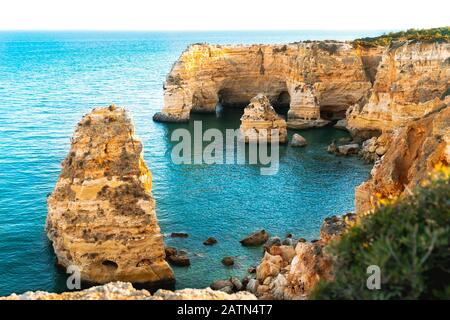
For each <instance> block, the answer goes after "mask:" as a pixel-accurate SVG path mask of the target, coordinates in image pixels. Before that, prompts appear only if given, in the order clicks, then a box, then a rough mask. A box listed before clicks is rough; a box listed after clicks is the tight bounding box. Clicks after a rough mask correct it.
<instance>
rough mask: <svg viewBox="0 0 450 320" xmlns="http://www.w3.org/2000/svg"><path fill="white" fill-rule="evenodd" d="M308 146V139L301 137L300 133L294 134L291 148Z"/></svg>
mask: <svg viewBox="0 0 450 320" xmlns="http://www.w3.org/2000/svg"><path fill="white" fill-rule="evenodd" d="M307 144H308V142H307V141H306V139H305V138H304V137H303V136H301V135H299V134H298V133H294V135H293V136H292V140H291V147H304V146H306V145H307Z"/></svg>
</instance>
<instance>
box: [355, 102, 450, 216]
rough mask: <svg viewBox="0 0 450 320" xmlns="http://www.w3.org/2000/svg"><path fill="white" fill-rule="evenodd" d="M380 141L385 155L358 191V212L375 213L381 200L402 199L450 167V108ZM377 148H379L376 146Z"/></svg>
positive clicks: (384, 136) (409, 124)
mask: <svg viewBox="0 0 450 320" xmlns="http://www.w3.org/2000/svg"><path fill="white" fill-rule="evenodd" d="M377 140H381V141H382V144H381V146H382V148H383V150H380V149H378V148H377V149H375V153H376V152H377V150H378V152H379V153H380V154H381V153H383V154H384V155H382V157H381V158H380V159H379V161H377V162H376V163H375V166H374V168H373V169H372V172H371V178H370V179H369V180H368V181H367V182H365V183H363V184H362V185H360V186H359V187H357V188H356V192H355V206H356V210H357V212H365V211H368V210H371V209H373V208H374V207H375V206H376V205H377V202H378V200H379V198H380V197H381V198H386V197H393V196H394V197H395V196H400V195H401V194H402V193H403V192H405V190H412V189H413V188H414V187H415V186H417V185H418V184H419V183H420V181H422V180H423V179H425V178H426V177H427V175H428V173H429V172H431V171H432V170H433V168H434V167H435V166H436V165H438V164H445V165H449V164H450V107H444V108H443V109H441V110H436V111H434V112H432V113H430V114H428V115H426V116H425V117H423V118H421V119H419V120H415V121H411V122H410V123H408V124H407V125H405V126H403V127H399V128H397V129H396V130H394V131H393V132H392V133H384V134H383V135H382V136H380V137H379V138H378V139H377ZM375 146H376V144H375Z"/></svg>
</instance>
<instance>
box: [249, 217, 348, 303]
mask: <svg viewBox="0 0 450 320" xmlns="http://www.w3.org/2000/svg"><path fill="white" fill-rule="evenodd" d="M355 218H356V216H355V215H354V214H352V213H349V214H346V215H344V216H342V217H338V216H333V217H330V218H327V219H325V221H324V222H323V224H322V227H321V230H320V239H318V240H314V241H311V242H307V241H306V240H305V239H299V241H296V242H293V243H292V245H273V246H271V247H270V248H268V250H267V251H266V252H265V253H264V257H263V258H262V260H261V263H260V264H259V265H258V266H257V268H256V275H255V276H254V277H252V278H250V279H249V280H248V283H247V286H246V290H248V291H250V292H252V293H254V294H255V295H256V296H257V297H258V298H260V299H286V300H291V299H306V298H307V296H308V294H309V292H310V291H311V289H312V288H314V286H315V285H316V284H317V282H318V281H319V280H320V279H331V277H332V268H333V258H332V257H331V255H330V254H329V253H328V252H327V244H328V243H329V242H330V241H333V240H335V239H338V238H339V237H340V236H341V235H342V234H343V233H344V232H345V230H346V229H347V228H348V226H349V224H350V223H351V222H352V221H354V219H355ZM289 239H292V236H291V237H289Z"/></svg>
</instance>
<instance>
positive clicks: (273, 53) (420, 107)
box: [155, 40, 450, 211]
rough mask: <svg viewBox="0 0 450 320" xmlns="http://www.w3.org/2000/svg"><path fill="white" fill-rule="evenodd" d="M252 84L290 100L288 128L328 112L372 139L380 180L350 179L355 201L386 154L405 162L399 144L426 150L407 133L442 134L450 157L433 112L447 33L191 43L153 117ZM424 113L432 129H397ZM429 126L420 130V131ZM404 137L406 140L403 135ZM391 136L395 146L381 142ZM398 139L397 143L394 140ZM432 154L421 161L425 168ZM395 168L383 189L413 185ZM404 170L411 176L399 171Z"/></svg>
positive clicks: (446, 72) (203, 106)
mask: <svg viewBox="0 0 450 320" xmlns="http://www.w3.org/2000/svg"><path fill="white" fill-rule="evenodd" d="M258 93H261V94H263V95H265V96H267V97H268V99H269V100H270V102H271V103H272V105H274V107H275V109H276V107H277V106H280V105H284V106H286V105H287V106H288V107H289V111H288V114H287V127H288V128H292V129H303V128H308V127H320V126H323V125H326V124H328V123H329V121H330V120H338V119H342V120H344V121H343V122H341V123H343V124H344V125H345V126H346V128H347V129H348V130H349V131H350V132H351V133H352V135H353V136H354V137H355V138H356V139H359V140H360V141H362V140H363V139H369V138H372V139H375V144H376V145H377V152H376V153H375V150H373V151H372V154H374V155H375V154H376V155H375V156H374V157H372V159H381V160H382V161H381V162H380V161H378V162H377V164H376V168H375V169H374V173H375V172H380V173H379V176H380V178H379V179H378V180H377V178H376V177H375V178H373V179H371V180H370V181H372V182H373V183H374V184H377V185H378V187H376V188H375V187H369V184H370V183H372V182H368V184H365V185H364V186H361V187H360V188H358V189H357V192H356V204H357V210H358V211H361V210H367V209H369V208H371V207H373V205H374V202H373V200H370V199H371V198H372V197H373V194H372V193H373V192H381V191H380V190H381V187H380V185H382V184H383V183H384V179H382V178H381V177H383V175H384V174H385V173H386V172H387V171H388V170H391V167H392V164H393V163H400V162H401V163H403V162H405V161H404V160H402V158H403V155H404V154H405V153H412V155H410V156H409V158H411V159H410V160H408V161H409V162H417V164H416V165H417V166H419V165H420V166H422V165H423V163H424V162H423V161H425V159H426V158H427V157H428V156H429V154H427V153H425V151H426V150H424V151H422V152H424V155H423V156H422V158H420V159H418V160H417V159H416V158H415V155H414V154H415V151H411V150H409V148H410V146H411V145H415V142H414V141H413V140H414V139H419V140H420V139H422V140H423V141H426V146H429V145H430V143H431V141H432V140H433V141H434V142H433V144H434V143H437V142H436V141H437V140H436V139H443V140H442V141H441V140H439V141H440V142H439V143H437V144H438V145H439V150H438V151H435V152H434V154H435V153H438V154H439V155H435V158H439V159H441V160H443V161H444V163H448V152H449V151H448V138H445V137H447V136H448V133H447V131H448V123H446V122H445V119H448V116H446V115H445V113H446V111H442V112H443V113H444V115H443V116H434V114H435V113H439V112H438V111H439V110H444V109H445V108H446V107H448V106H449V103H450V43H448V42H433V41H426V42H420V41H415V40H408V41H394V42H391V43H389V45H387V46H361V45H352V43H350V42H337V41H322V42H320V41H316V42H300V43H291V44H286V45H248V46H244V45H238V46H222V45H207V44H195V45H192V46H190V47H189V48H188V49H187V50H186V51H185V52H183V54H182V55H181V57H180V58H179V60H178V61H177V62H176V63H175V65H174V66H173V68H172V70H171V72H170V74H169V75H168V77H167V80H166V83H165V85H164V108H163V110H162V112H160V113H158V114H156V115H155V120H157V121H186V120H188V119H189V114H190V112H213V111H214V110H215V106H216V104H217V103H221V104H223V105H225V106H228V107H230V106H231V107H233V106H240V105H246V104H247V103H248V102H249V101H250V99H251V98H252V97H254V96H255V95H256V94H258ZM427 115H430V118H429V120H426V121H424V122H423V123H422V124H419V123H418V124H417V125H418V126H419V127H423V126H425V127H429V126H434V127H435V129H434V130H428V129H422V131H423V133H421V134H416V135H412V134H408V135H407V137H406V133H402V131H401V129H400V128H401V127H403V126H406V125H408V124H410V123H413V122H415V121H418V120H419V119H421V118H423V117H425V116H427ZM436 117H437V118H438V119H437V120H436V121H434V120H433V119H434V118H436ZM442 118H444V120H442ZM435 122H436V124H435ZM437 127H439V128H440V129H436V128H437ZM405 130H406V129H405ZM422 131H421V132H422ZM437 131H439V132H441V133H439V134H437V133H436V132H437ZM429 134H431V136H429V137H428V138H426V139H425V138H424V135H429ZM380 135H381V137H379V136H380ZM420 136H421V137H420ZM377 137H379V138H377ZM405 139H408V140H409V142H408V143H401V142H402V141H404V140H405ZM393 140H395V142H394V143H391V142H392V141H393ZM421 143H422V142H419V144H421ZM389 145H392V147H391V150H388V151H387V148H388V146H389ZM396 145H397V147H399V146H400V147H401V148H400V149H398V150H397V149H396V147H395V146H396ZM394 151H395V152H394ZM384 154H386V156H384ZM383 157H386V160H383ZM369 158H370V157H369ZM389 159H390V160H389ZM416 160H417V161H416ZM429 162H430V161H429ZM431 162H433V163H434V161H431ZM431 162H430V163H428V164H427V165H426V167H427V168H428V169H429V167H430V166H431V164H432V163H431ZM380 168H381V169H380ZM382 168H386V169H382ZM396 168H397V169H395V172H393V173H392V174H391V176H395V178H392V179H393V180H395V181H396V182H395V183H394V182H392V183H391V185H397V187H396V189H395V191H394V190H389V188H390V189H392V188H391V187H389V188H387V189H386V190H384V192H381V193H383V194H386V193H388V192H391V191H392V192H393V193H399V192H401V191H403V190H404V188H405V186H406V185H408V184H409V185H410V186H411V184H412V182H411V181H414V183H415V182H417V180H414V179H412V178H411V177H413V176H414V173H413V172H409V171H408V170H409V169H408V168H409V167H408V166H406V165H397V166H396ZM376 170H377V171H376ZM405 170H406V171H405ZM419 171H420V170H419ZM408 175H409V176H410V178H408V179H406V180H405V178H402V177H405V176H408ZM417 177H419V176H417Z"/></svg>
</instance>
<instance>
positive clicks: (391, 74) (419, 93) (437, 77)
mask: <svg viewBox="0 0 450 320" xmlns="http://www.w3.org/2000/svg"><path fill="white" fill-rule="evenodd" d="M449 90H450V44H449V43H419V42H415V43H414V42H403V43H397V44H395V43H393V44H391V45H390V47H389V48H386V50H385V52H384V54H383V55H382V60H381V63H380V65H379V66H378V69H377V73H376V77H375V82H374V85H373V88H372V90H371V92H370V97H369V100H368V101H367V103H363V104H359V105H358V104H357V105H355V106H352V107H351V108H350V109H349V110H348V114H347V127H348V128H349V129H350V130H351V131H352V132H353V133H354V134H357V135H358V134H359V135H363V136H366V137H368V136H370V135H373V134H374V133H377V134H380V133H381V132H386V131H391V130H392V129H394V128H396V127H398V126H402V125H405V124H407V123H408V122H410V121H412V120H414V119H418V118H420V117H423V116H425V115H427V114H429V113H430V112H433V111H434V110H437V109H440V108H442V107H443V106H446V105H447V106H448V105H449V103H450V96H449V94H450V91H449Z"/></svg>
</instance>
